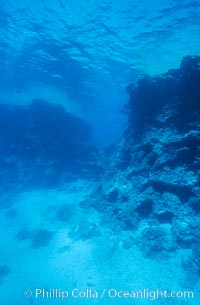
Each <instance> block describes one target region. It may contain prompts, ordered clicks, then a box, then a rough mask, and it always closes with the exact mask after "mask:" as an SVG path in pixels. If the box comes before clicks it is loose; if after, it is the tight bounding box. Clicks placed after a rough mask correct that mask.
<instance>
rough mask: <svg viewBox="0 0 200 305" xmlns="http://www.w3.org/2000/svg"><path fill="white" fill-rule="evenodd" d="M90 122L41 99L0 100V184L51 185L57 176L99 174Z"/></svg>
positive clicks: (71, 177) (59, 178)
mask: <svg viewBox="0 0 200 305" xmlns="http://www.w3.org/2000/svg"><path fill="white" fill-rule="evenodd" d="M90 131H91V129H90V126H89V125H87V124H86V123H85V122H84V121H83V120H82V119H81V118H79V117H76V116H74V115H72V114H70V113H68V112H66V111H65V109H64V107H62V106H60V105H56V104H52V103H48V102H46V101H43V100H33V101H32V103H30V104H29V105H26V106H19V105H6V104H0V169H1V172H0V181H1V186H4V187H5V186H6V187H8V186H11V187H14V185H16V182H18V183H17V184H18V185H20V184H21V185H24V186H26V187H27V186H28V185H29V186H31V187H32V186H37V187H45V186H51V185H52V186H55V185H56V184H57V183H60V182H61V180H62V179H69V180H71V179H73V178H74V177H77V176H78V177H81V176H84V177H88V176H95V175H98V174H99V171H100V167H99V166H98V161H97V160H98V159H97V149H95V148H94V147H93V146H92V145H91V142H90Z"/></svg>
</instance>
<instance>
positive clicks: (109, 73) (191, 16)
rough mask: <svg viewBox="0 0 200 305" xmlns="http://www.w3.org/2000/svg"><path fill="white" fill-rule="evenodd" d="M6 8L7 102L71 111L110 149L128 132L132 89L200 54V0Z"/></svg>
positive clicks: (1, 37) (2, 73)
mask: <svg viewBox="0 0 200 305" xmlns="http://www.w3.org/2000/svg"><path fill="white" fill-rule="evenodd" d="M0 7H1V9H0V16H1V18H0V20H1V34H0V41H1V44H0V48H1V49H0V51H1V59H2V60H1V67H0V79H1V91H2V98H1V99H3V100H4V101H7V102H12V103H27V102H29V101H30V100H31V99H32V98H33V97H37V98H40V97H42V98H44V99H45V98H46V99H48V100H52V101H54V102H56V103H61V104H62V105H64V106H65V107H66V108H67V109H69V108H70V107H71V108H72V109H71V111H73V112H75V113H77V114H79V115H81V116H84V117H86V118H87V120H88V121H89V122H90V123H91V124H92V126H93V128H94V131H93V133H94V135H93V139H94V142H95V143H98V144H99V145H103V146H105V145H108V144H110V143H111V142H113V140H114V139H116V138H118V137H119V135H120V133H121V131H122V129H123V127H124V124H125V120H126V118H124V116H122V115H121V114H120V113H119V110H120V109H121V106H122V104H123V103H126V101H127V99H128V97H127V96H126V94H125V93H124V92H125V91H124V88H125V86H126V85H127V83H129V82H130V81H133V80H134V79H135V78H136V77H137V76H138V75H139V74H141V73H150V74H158V73H163V72H165V71H167V70H168V69H172V68H176V67H178V65H179V64H180V61H181V59H182V57H183V56H185V55H188V54H189V55H195V54H198V52H199V48H200V38H199V30H200V25H199V1H198V0H197V1H191V0H184V1H174V0H173V1H167V0H164V1H159V0H155V1H153V0H152V1H151V2H149V1H133V0H131V1H125V2H124V1H121V0H119V1H81V2H76V1H61V0H59V1H58V0H52V1H34V3H32V2H29V1H20V2H17V1H9V0H8V1H1V3H0ZM111 109H112V111H111ZM100 125H101V128H100V127H99V126H100ZM103 128H104V129H103Z"/></svg>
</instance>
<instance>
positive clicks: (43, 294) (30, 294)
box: [24, 288, 194, 301]
mask: <svg viewBox="0 0 200 305" xmlns="http://www.w3.org/2000/svg"><path fill="white" fill-rule="evenodd" d="M24 296H25V297H26V298H34V299H36V300H42V299H43V300H44V299H52V300H53V299H54V300H55V299H60V300H62V301H64V300H67V299H70V298H71V299H103V298H109V299H149V300H151V301H154V300H157V299H162V298H164V299H193V298H194V292H193V291H192V290H187V291H183V290H173V291H168V290H160V289H155V290H150V289H142V290H118V289H115V288H110V289H105V288H104V289H97V290H95V289H91V288H86V289H78V288H74V289H72V290H69V289H67V290H62V289H59V288H51V289H44V288H36V289H34V290H31V289H25V290H24Z"/></svg>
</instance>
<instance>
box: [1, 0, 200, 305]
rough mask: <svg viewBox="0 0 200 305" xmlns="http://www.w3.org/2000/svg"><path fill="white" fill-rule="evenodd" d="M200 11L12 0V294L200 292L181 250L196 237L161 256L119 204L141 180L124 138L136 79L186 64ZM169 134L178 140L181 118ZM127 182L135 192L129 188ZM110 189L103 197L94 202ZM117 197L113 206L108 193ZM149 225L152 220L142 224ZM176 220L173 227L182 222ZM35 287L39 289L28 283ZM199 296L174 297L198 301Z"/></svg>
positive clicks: (188, 0) (133, 3)
mask: <svg viewBox="0 0 200 305" xmlns="http://www.w3.org/2000/svg"><path fill="white" fill-rule="evenodd" d="M199 16H200V2H199V0H193V1H192V0H181V1H180V0H151V1H150V0H126V1H122V0H99V1H94V0H80V1H74V0H48V1H47V0H35V1H30V0H20V1H16V0H7V1H4V0H0V194H1V196H0V238H1V242H0V243H1V247H0V304H1V305H11V304H12V305H15V304H16V305H17V304H18V305H35V304H39V305H41V304H44V305H46V304H47V305H48V304H64V303H66V304H86V305H89V304H91V303H95V304H100V305H104V304H105V305H107V304H111V303H113V304H120V305H121V304H125V305H129V304H132V303H135V304H143V303H144V304H148V303H151V300H149V299H145V300H144V299H142V300H141V299H140V300H135V299H134V300H131V299H126V298H115V299H112V300H111V298H109V297H108V298H105V299H104V300H103V302H102V300H100V299H97V300H93V299H92V298H80V297H79V298H73V297H71V298H69V299H66V300H64V301H62V300H60V298H52V299H51V298H50V297H49V298H47V297H46V298H43V299H42V298H39V299H36V298H35V295H34V293H35V289H36V288H38V289H43V288H44V289H47V290H48V291H50V289H61V290H68V291H72V290H73V289H75V288H78V289H80V290H81V289H87V288H88V287H89V288H92V289H94V290H95V289H96V290H98V291H99V293H100V292H102V291H103V289H104V288H105V289H107V290H109V289H111V288H116V289H118V290H119V291H121V290H128V291H130V290H133V289H135V290H141V289H149V290H155V289H163V290H164V289H168V290H173V289H175V290H180V289H190V290H191V289H194V290H195V291H197V295H198V294H200V293H199V285H200V284H199V282H198V280H199V273H198V274H196V273H195V272H196V271H195V272H194V273H195V276H191V277H188V283H187V284H186V280H185V279H184V280H183V282H184V284H183V282H182V284H180V279H181V278H182V277H184V275H183V274H182V271H183V265H184V263H181V260H182V258H183V257H187V256H190V255H191V249H190V248H187V247H186V249H184V247H183V248H182V247H180V248H178V249H177V251H178V254H177V255H173V253H171V252H170V254H169V257H162V258H158V259H156V260H151V258H149V257H145V256H144V255H143V253H142V250H141V249H140V247H138V245H137V243H136V244H134V246H130V244H131V241H132V240H133V239H134V238H137V236H133V235H132V233H131V232H132V230H133V227H132V224H131V226H130V227H129V222H128V221H127V224H126V225H127V227H128V229H127V227H126V226H125V227H123V228H122V227H120V225H119V224H118V223H117V222H115V221H114V220H112V218H111V215H112V213H111V214H109V213H110V211H111V210H112V208H113V209H114V205H115V203H116V202H117V203H118V205H119V207H118V208H119V210H120V206H121V205H122V206H123V207H124V206H126V202H128V200H129V199H126V196H127V193H128V194H129V195H130V196H131V192H132V191H131V187H134V183H135V182H133V186H130V185H129V182H130V181H132V180H130V179H129V180H128V179H127V181H126V180H125V178H124V177H129V175H130V173H129V172H128V169H127V172H126V171H125V170H124V166H125V167H126V166H127V168H129V167H131V165H130V164H132V163H131V162H133V161H130V160H129V159H131V158H132V159H131V160H134V153H133V152H132V155H131V156H130V155H129V154H128V153H127V151H128V149H129V147H128V145H127V144H126V141H125V140H124V138H123V137H124V136H123V131H124V129H126V127H127V124H128V113H125V112H124V111H122V110H123V109H125V108H126V105H127V103H128V101H129V96H128V94H127V90H126V87H127V85H128V84H129V83H134V82H135V81H136V80H137V79H138V78H140V77H141V76H144V75H146V74H148V75H150V76H155V75H161V74H163V73H166V72H167V71H168V70H171V69H177V68H178V67H179V66H180V63H181V60H182V58H183V57H184V56H188V55H190V56H195V55H200V35H199V33H200V17H199ZM140 108H142V107H140ZM44 118H45V119H44ZM152 124H153V123H152ZM153 128H154V125H153ZM187 132H189V131H187ZM168 134H169V139H172V140H171V141H172V142H173V141H174V138H173V135H171V133H170V124H169V131H168ZM161 137H162V133H161ZM158 138H159V137H158ZM177 138H178V136H177ZM165 140H166V139H165V138H164V140H163V143H165ZM124 143H125V144H124ZM123 144H124V149H123V150H120V146H122V145H123ZM167 144H168V142H167V141H166V145H167ZM114 145H115V146H114ZM114 147H115V148H114ZM116 148H119V150H117V149H116ZM115 149H116V150H115ZM156 149H157V150H158V151H159V149H160V148H159V146H158V147H156ZM156 149H155V150H156ZM183 150H184V148H183ZM105 152H106V153H105ZM113 152H114V154H113V155H112V153H113ZM126 153H127V154H126ZM142 153H144V151H142V152H141V154H142ZM159 153H160V152H158V154H159ZM123 154H124V155H125V161H124V164H123V165H121V167H120V165H119V162H118V161H119V160H121V159H120V158H122V155H123ZM172 155H173V153H172ZM163 158H164V157H163ZM195 158H197V157H195ZM144 160H145V156H144ZM195 160H197V159H195ZM161 161H162V160H161ZM161 161H160V162H161ZM136 162H137V160H136ZM144 162H145V161H144ZM133 163H134V162H133ZM161 163H162V162H161ZM115 164H116V165H115ZM176 165H177V173H178V174H179V171H180V176H181V175H183V173H182V172H181V169H179V166H180V163H179V164H178V162H177V164H176ZM117 166H118V167H117ZM149 166H150V165H149ZM183 167H184V166H183ZM113 168H114V169H115V170H116V172H114V170H113ZM109 169H111V172H110V173H109ZM129 169H130V168H129ZM112 170H113V172H112ZM123 170H124V172H123ZM192 170H193V169H191V170H188V175H186V176H185V180H186V182H185V183H186V184H187V183H188V185H189V186H190V183H191V185H192V187H193V186H194V187H195V183H196V181H198V179H199V176H198V175H199V173H198V172H195V174H194V175H193V173H191V172H192ZM107 171H108V172H107ZM138 172H139V170H138ZM149 172H151V170H150V171H149ZM105 173H106V174H105ZM113 173H114V174H113ZM178 174H177V175H178ZM141 175H142V174H141ZM163 175H164V174H163ZM183 176H184V175H183ZM131 177H132V176H131ZM181 177H182V176H181ZM187 177H189V178H187ZM109 179H110V180H109ZM123 179H124V180H123ZM137 179H138V181H140V178H138V177H137V176H136V180H137ZM142 179H143V178H142ZM145 179H146V178H145ZM187 179H188V180H187ZM109 181H110V185H109ZM188 181H189V182H188ZM193 182H194V185H193V184H192V183H193ZM131 183H132V182H131ZM178 183H179V181H178ZM181 183H182V181H181V182H180V184H181ZM197 184H198V183H197ZM104 188H105V189H104ZM115 188H119V189H120V191H122V190H123V191H124V195H123V196H124V197H123V196H122V197H120V199H118V193H117V192H118V191H117V192H115V191H114V192H112V190H113V189H114V190H115ZM102 189H103V191H102V194H103V195H102V197H101V200H102V202H99V205H97V207H95V208H94V204H93V201H94V200H95V197H96V196H97V195H96V194H99V193H98V192H100V193H101V190H102ZM97 190H98V192H97ZM110 190H111V192H110V193H109V191H110ZM103 192H104V193H103ZM141 192H142V190H141ZM166 192H168V191H166ZM105 193H106V195H105ZM155 193H156V195H155V197H156V196H158V199H156V200H158V201H159V200H161V199H160V197H162V196H161V195H158V192H155ZM196 193H198V192H197V191H196ZM109 194H111V195H109ZM147 195H148V194H147ZM173 195H174V194H173ZM106 196H108V198H107V197H106ZM109 196H110V197H109ZM113 196H114V197H113ZM138 196H139V195H138ZM148 196H149V195H148ZM159 196H160V197H159ZM197 196H198V195H197ZM115 197H116V198H115ZM175 197H176V195H174V197H173V198H172V199H171V200H172V201H173V200H174V201H176V200H178V199H177V198H175ZM97 198H98V200H99V198H100V197H98V196H97ZM105 198H107V199H109V198H110V199H109V200H110V201H109V200H108V202H109V204H110V207H109V206H104V205H103V203H105V202H104V200H106V199H105ZM113 198H114V199H113ZM123 198H124V199H123ZM127 198H128V197H127ZM131 198H132V197H131ZM133 198H135V197H133ZM138 198H139V197H138ZM156 198H157V197H156ZM170 198H171V197H170ZM198 199H199V198H198ZM117 200H119V201H117ZM120 200H121V201H120ZM131 200H133V199H131ZM135 200H136V199H134V200H133V201H135ZM138 200H139V199H138ZM166 200H167V199H166ZM136 201H137V200H136ZM147 202H148V201H147ZM127 206H128V204H127ZM189 206H190V205H189ZM104 208H105V210H104ZM118 208H116V211H115V210H113V215H115V216H116V215H117V213H118V212H119V211H118ZM107 209H108V210H107ZM142 209H143V208H142ZM197 210H198V207H197ZM114 211H115V212H114ZM124 211H126V208H124ZM124 211H123V212H121V214H122V215H123V216H122V217H124V214H123V213H124ZM126 212H127V211H126ZM127 213H128V212H127ZM140 213H141V215H144V214H145V211H144V213H143V212H141V211H140ZM150 213H151V212H149V214H150ZM181 213H183V219H182V222H181V224H182V226H183V227H184V226H186V225H185V222H184V215H186V214H184V211H182V212H181ZM192 213H193V212H192ZM198 213H199V212H198V211H197V214H198ZM147 214H148V213H147ZM170 215H171V214H169V215H168V216H169V217H170ZM192 215H193V214H192ZM145 217H146V216H145ZM195 217H196V215H195ZM198 217H199V214H198V215H197V222H198V219H199V218H198ZM149 218H150V222H151V216H149ZM195 219H196V218H195ZM195 221H196V220H195ZM147 225H148V222H145V221H143V220H141V223H140V226H139V230H138V231H137V234H140V232H141V231H142V230H143V229H145V228H146V227H147ZM195 225H196V223H195V224H194V230H195V228H196V227H195ZM164 229H165V230H166V231H170V230H171V229H170V225H169V224H168V223H167V224H165V225H164ZM192 230H193V228H192ZM155 231H156V230H155ZM180 231H181V229H180ZM137 234H136V235H137ZM138 236H139V235H138ZM144 240H145V238H144ZM142 247H143V246H142ZM144 248H145V241H144ZM172 248H173V247H172ZM190 263H191V261H190ZM186 265H187V263H186ZM192 268H196V265H195V267H194V266H193V265H191V270H193V269H192ZM185 269H187V268H186V266H185ZM198 272H199V271H198ZM191 273H192V271H191ZM184 287H185V288H184ZM26 289H30V290H31V291H32V293H33V295H32V296H30V295H28V297H27V295H24V291H25V290H26ZM29 293H30V291H29V292H28V294H29ZM25 294H26V292H25ZM199 297H200V296H199V295H198V299H197V298H196V299H195V300H187V299H186V300H183V299H176V300H170V301H171V303H172V304H180V305H183V304H195V305H197V304H198V303H199ZM156 302H157V304H159V305H160V304H166V303H165V302H166V300H157V301H156Z"/></svg>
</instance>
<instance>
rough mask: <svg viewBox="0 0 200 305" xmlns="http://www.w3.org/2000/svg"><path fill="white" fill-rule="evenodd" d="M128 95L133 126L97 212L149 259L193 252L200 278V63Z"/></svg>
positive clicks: (188, 60)
mask: <svg viewBox="0 0 200 305" xmlns="http://www.w3.org/2000/svg"><path fill="white" fill-rule="evenodd" d="M127 91H128V93H129V96H130V98H129V103H128V105H127V106H126V111H127V113H128V116H129V121H128V126H127V128H126V130H125V132H124V135H123V137H122V138H121V139H120V140H119V142H118V143H117V144H116V146H115V148H112V151H111V152H109V154H108V159H109V166H108V169H107V171H106V173H105V177H104V178H103V179H102V181H100V184H99V187H98V188H97V189H96V191H95V193H94V196H93V200H91V201H90V206H93V207H94V208H95V209H97V210H98V211H103V212H104V213H107V215H108V217H112V219H113V222H114V223H115V225H116V226H117V227H120V228H121V229H122V230H129V231H130V232H131V234H132V241H131V242H132V243H133V242H134V243H135V244H136V245H138V246H139V248H140V249H141V251H142V252H143V255H144V257H146V258H151V259H154V258H158V256H159V257H162V256H167V255H171V253H174V251H178V250H179V249H190V250H191V251H192V254H191V257H190V258H189V260H190V261H192V262H193V270H195V274H197V273H198V274H199V235H200V230H199V226H198V223H199V220H200V219H199V216H200V214H199V211H200V208H199V198H200V197H199V195H200V183H199V182H200V157H199V156H200V155H199V153H200V128H199V127H200V57H197V56H196V57H185V58H184V59H183V61H182V63H181V66H180V68H179V69H177V70H172V71H169V72H167V73H166V74H164V75H159V76H154V77H150V76H144V77H142V78H141V79H139V80H138V81H137V82H136V84H130V85H129V86H128V87H127ZM183 264H184V263H183ZM186 273H187V270H186ZM195 274H194V277H195V276H196V275H195Z"/></svg>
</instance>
